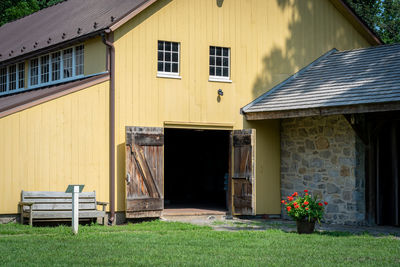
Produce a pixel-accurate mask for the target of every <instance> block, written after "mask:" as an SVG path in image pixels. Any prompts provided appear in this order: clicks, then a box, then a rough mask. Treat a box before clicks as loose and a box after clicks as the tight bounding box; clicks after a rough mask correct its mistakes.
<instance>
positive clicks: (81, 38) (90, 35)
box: [0, 29, 105, 67]
mask: <svg viewBox="0 0 400 267" xmlns="http://www.w3.org/2000/svg"><path fill="white" fill-rule="evenodd" d="M103 32H105V29H100V30H98V31H95V32H91V33H88V34H85V35H82V36H79V37H77V38H73V39H70V40H67V41H65V42H62V43H57V44H54V45H50V46H46V47H44V48H42V49H39V50H35V51H32V52H30V53H26V54H23V55H20V56H17V57H13V58H10V59H8V60H5V61H0V67H3V66H5V65H9V64H15V63H18V62H20V61H23V60H27V59H29V58H32V57H35V56H36V55H42V54H45V53H47V52H53V51H55V50H58V49H61V48H64V47H67V46H70V45H73V44H76V43H79V42H83V41H86V40H88V39H90V38H93V37H96V36H98V35H99V36H100V35H101V34H102V33H103Z"/></svg>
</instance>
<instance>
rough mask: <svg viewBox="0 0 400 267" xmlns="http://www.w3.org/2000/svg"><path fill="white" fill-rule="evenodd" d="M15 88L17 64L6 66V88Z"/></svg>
mask: <svg viewBox="0 0 400 267" xmlns="http://www.w3.org/2000/svg"><path fill="white" fill-rule="evenodd" d="M15 89H17V65H15V64H14V65H11V66H9V67H8V90H15Z"/></svg>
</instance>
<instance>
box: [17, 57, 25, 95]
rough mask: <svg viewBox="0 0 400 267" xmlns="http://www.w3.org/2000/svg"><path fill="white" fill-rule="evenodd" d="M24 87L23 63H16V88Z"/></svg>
mask: <svg viewBox="0 0 400 267" xmlns="http://www.w3.org/2000/svg"><path fill="white" fill-rule="evenodd" d="M24 87H25V63H24V62H21V63H18V89H22V88H24Z"/></svg>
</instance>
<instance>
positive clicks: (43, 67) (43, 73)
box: [40, 55, 50, 83]
mask: <svg viewBox="0 0 400 267" xmlns="http://www.w3.org/2000/svg"><path fill="white" fill-rule="evenodd" d="M49 81H50V56H49V55H45V56H42V57H41V58H40V83H48V82H49Z"/></svg>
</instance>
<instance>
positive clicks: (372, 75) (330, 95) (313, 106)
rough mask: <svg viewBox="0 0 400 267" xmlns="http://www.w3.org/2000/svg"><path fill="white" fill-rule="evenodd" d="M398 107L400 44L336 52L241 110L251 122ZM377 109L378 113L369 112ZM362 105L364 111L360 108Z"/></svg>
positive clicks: (320, 59)
mask: <svg viewBox="0 0 400 267" xmlns="http://www.w3.org/2000/svg"><path fill="white" fill-rule="evenodd" d="M395 102H400V44H395V45H383V46H376V47H370V48H363V49H356V50H349V51H337V50H336V49H333V50H331V51H330V52H328V53H327V54H325V55H323V56H322V57H321V58H319V59H317V60H316V61H315V62H313V63H311V64H310V65H308V66H307V67H306V68H304V69H303V70H301V71H300V72H298V73H296V74H295V75H293V76H291V77H290V78H289V79H287V80H286V81H284V82H282V83H281V84H279V85H277V86H275V87H274V88H272V89H271V90H270V91H268V92H267V93H265V94H263V95H261V96H260V97H259V98H257V99H256V100H254V101H253V102H251V103H250V104H248V105H247V106H245V107H244V108H242V113H243V114H246V115H247V116H248V118H250V117H251V116H250V115H251V114H253V115H254V114H258V115H257V117H258V119H261V118H268V117H269V118H283V117H296V116H303V115H307V114H308V115H321V114H323V113H324V112H325V113H326V114H328V113H329V112H328V111H329V110H331V111H332V110H333V109H334V110H335V112H336V113H337V114H342V113H343V112H344V109H341V108H343V107H346V110H347V111H346V112H345V113H357V112H362V111H364V112H367V111H376V107H377V104H383V103H392V104H393V103H395ZM372 104H374V106H375V108H374V109H372V110H368V109H366V108H365V107H366V105H372ZM359 105H363V107H364V108H362V109H361V108H360V107H355V106H359ZM386 106H387V105H386ZM392 108H393V106H392ZM261 113H262V115H261ZM253 118H255V115H254V116H253Z"/></svg>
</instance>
